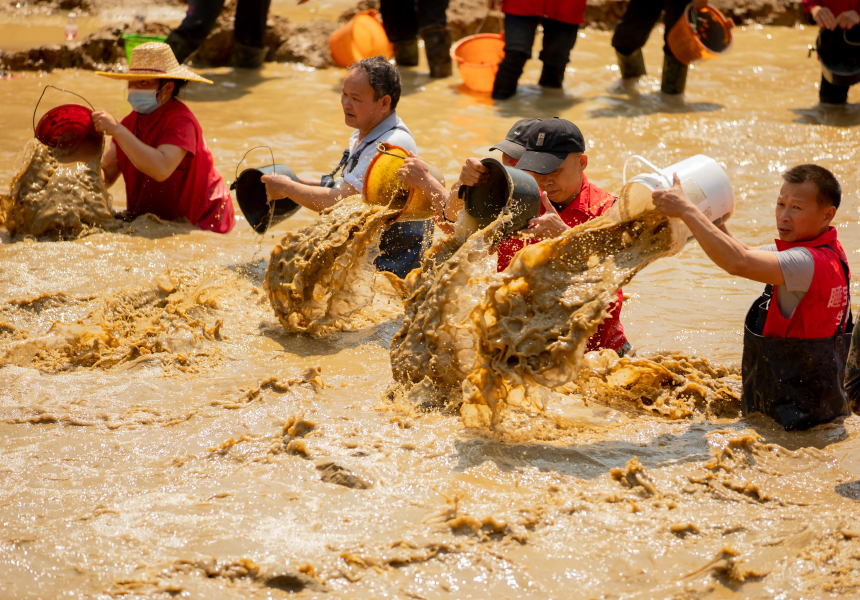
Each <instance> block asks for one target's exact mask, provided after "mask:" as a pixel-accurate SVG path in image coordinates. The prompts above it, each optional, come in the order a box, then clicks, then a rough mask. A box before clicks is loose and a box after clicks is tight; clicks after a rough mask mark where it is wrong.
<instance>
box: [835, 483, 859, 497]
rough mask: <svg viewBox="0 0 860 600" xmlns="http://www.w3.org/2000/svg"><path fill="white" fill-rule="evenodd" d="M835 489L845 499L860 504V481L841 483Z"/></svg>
mask: <svg viewBox="0 0 860 600" xmlns="http://www.w3.org/2000/svg"><path fill="white" fill-rule="evenodd" d="M833 489H834V490H835V491H836V493H837V494H839V495H840V496H842V497H843V498H848V499H849V500H854V501H855V502H860V479H855V480H854V481H848V482H845V483H840V484H839V485H837V486H836V487H835V488H833Z"/></svg>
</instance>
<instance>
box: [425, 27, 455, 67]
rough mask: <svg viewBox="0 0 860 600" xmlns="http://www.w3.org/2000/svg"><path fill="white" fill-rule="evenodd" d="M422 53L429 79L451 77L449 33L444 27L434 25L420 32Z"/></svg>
mask: <svg viewBox="0 0 860 600" xmlns="http://www.w3.org/2000/svg"><path fill="white" fill-rule="evenodd" d="M420 33H421V37H422V38H423V39H424V52H425V53H426V54H427V64H428V65H429V66H430V77H450V76H451V41H452V40H451V32H450V31H449V30H448V28H447V27H445V26H444V25H434V26H433V27H426V28H424V29H422V30H421V32H420Z"/></svg>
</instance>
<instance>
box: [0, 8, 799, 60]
mask: <svg viewBox="0 0 860 600" xmlns="http://www.w3.org/2000/svg"><path fill="white" fill-rule="evenodd" d="M627 2H628V0H589V2H588V9H587V10H586V13H585V24H586V26H588V27H594V28H598V29H611V28H613V27H614V26H615V24H616V23H617V22H618V19H619V18H620V17H621V15H622V14H623V13H624V9H625V8H626V6H627ZM160 3H161V4H179V3H178V2H174V1H172V0H163V1H162V2H160ZM120 4H122V0H54V1H53V2H39V1H32V0H31V1H30V2H23V3H19V4H18V5H17V8H15V5H12V7H11V8H10V7H7V8H6V9H4V10H5V11H6V12H10V11H12V12H14V14H16V15H21V16H26V15H28V14H33V13H34V12H41V13H45V12H49V13H50V12H61V11H65V10H69V9H77V10H81V11H83V12H88V13H91V14H98V13H99V12H100V11H103V10H105V9H107V8H111V7H115V6H117V5H120ZM713 4H714V6H716V7H717V8H719V9H720V10H721V11H723V12H724V14H726V15H727V16H730V17H731V18H732V19H733V20H734V21H735V23H736V24H745V23H762V24H771V25H788V26H793V25H795V24H797V23H803V22H805V21H806V17H805V15H804V12H803V7H802V4H801V2H799V1H797V0H713ZM378 7H379V2H378V0H361V1H360V2H358V4H356V6H355V7H354V8H351V9H348V10H346V11H344V12H343V13H342V14H341V15H340V17H339V19H338V21H337V22H334V21H331V20H328V19H314V20H312V21H309V22H307V23H290V22H289V20H288V19H287V18H286V17H283V16H280V15H270V17H269V20H268V31H267V32H266V40H265V42H266V47H267V48H268V55H267V60H269V61H276V62H298V63H302V64H305V65H307V66H310V67H315V68H324V67H329V66H332V65H333V62H332V58H331V53H330V52H329V49H328V39H329V37H330V36H331V34H332V33H333V32H334V30H335V29H336V28H337V27H338V26H339V24H341V23H345V22H346V21H348V20H349V19H350V18H351V17H352V16H353V15H354V14H355V13H357V12H358V11H359V10H366V9H368V8H378ZM16 11H17V12H16ZM234 13H235V3H234V2H229V3H228V4H227V6H226V7H225V9H224V11H223V12H222V14H221V16H220V17H219V18H218V22H217V23H216V25H215V28H214V29H213V30H212V33H211V34H210V35H209V37H208V38H207V39H206V41H205V42H204V44H203V46H202V47H201V48H200V49H199V50H198V51H197V52H196V53H195V54H194V55H193V56H192V57H191V59H190V63H191V64H192V65H194V66H198V67H206V66H224V65H228V64H229V63H230V57H231V55H232V53H233V44H234V39H233V15H234ZM498 17H499V15H497V14H488V12H487V8H486V2H485V1H484V0H452V2H451V4H450V6H449V8H448V26H449V27H450V28H451V31H452V33H453V35H454V39H455V40H456V39H460V38H462V37H464V36H467V35H472V34H473V33H475V32H476V31H478V30H479V29H480V30H481V31H482V32H498V31H499V28H500V25H501V20H500V19H499V18H498ZM169 30H170V28H169V27H168V26H167V25H165V24H162V23H147V24H146V26H145V28H144V29H143V30H142V31H140V32H142V33H147V34H156V35H166V33H167V32H168V31H169ZM124 31H133V28H132V27H131V25H129V24H118V25H111V26H108V27H104V28H102V29H100V30H98V31H97V32H95V33H93V34H91V35H89V36H87V37H86V38H84V39H83V40H82V41H81V42H70V43H67V44H62V45H61V44H52V45H47V46H39V47H35V48H31V49H29V50H22V51H19V52H4V51H2V50H0V69H6V70H10V71H50V70H52V69H69V68H77V69H88V70H109V71H110V70H114V71H115V70H120V69H122V68H123V67H125V66H126V60H125V49H124V42H123V40H122V38H121V35H122V33H123V32H124Z"/></svg>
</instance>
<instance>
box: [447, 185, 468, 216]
mask: <svg viewBox="0 0 860 600" xmlns="http://www.w3.org/2000/svg"><path fill="white" fill-rule="evenodd" d="M459 192H460V182H459V181H458V182H457V183H455V184H454V185H453V186H452V187H451V193H450V194H448V202H446V203H445V218H446V219H448V220H449V221H456V220H457V218H458V217H459V215H460V211H461V210H463V208H464V207H465V205H464V203H463V200H462V199H461V198H460V196H459Z"/></svg>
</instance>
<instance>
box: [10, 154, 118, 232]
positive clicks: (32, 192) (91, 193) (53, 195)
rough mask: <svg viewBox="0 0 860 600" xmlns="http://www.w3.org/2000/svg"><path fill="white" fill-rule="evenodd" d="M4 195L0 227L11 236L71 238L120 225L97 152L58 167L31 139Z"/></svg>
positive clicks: (20, 155)
mask: <svg viewBox="0 0 860 600" xmlns="http://www.w3.org/2000/svg"><path fill="white" fill-rule="evenodd" d="M15 173H16V175H15V177H14V178H13V179H12V183H11V185H10V186H9V192H8V194H4V195H0V225H3V226H5V228H6V229H7V230H8V231H9V233H10V234H11V235H16V234H22V235H34V236H41V235H55V236H58V237H69V236H71V237H73V236H75V235H78V234H80V233H82V232H83V231H85V230H87V229H88V228H90V227H97V228H101V229H110V228H113V227H117V226H119V224H120V222H119V221H117V220H116V219H114V217H113V214H112V213H111V210H110V209H111V197H110V194H108V191H107V188H106V187H105V184H104V180H103V179H102V176H101V153H97V154H95V155H92V156H90V157H88V158H87V159H86V160H82V161H79V162H68V163H62V162H60V161H58V160H57V157H56V156H55V155H54V152H53V150H51V149H50V148H48V147H47V146H45V145H44V144H42V143H40V142H39V141H38V140H35V139H33V140H30V142H28V143H27V145H26V146H25V147H24V149H23V150H22V151H21V153H20V154H19V155H18V159H17V163H16V165H15Z"/></svg>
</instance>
